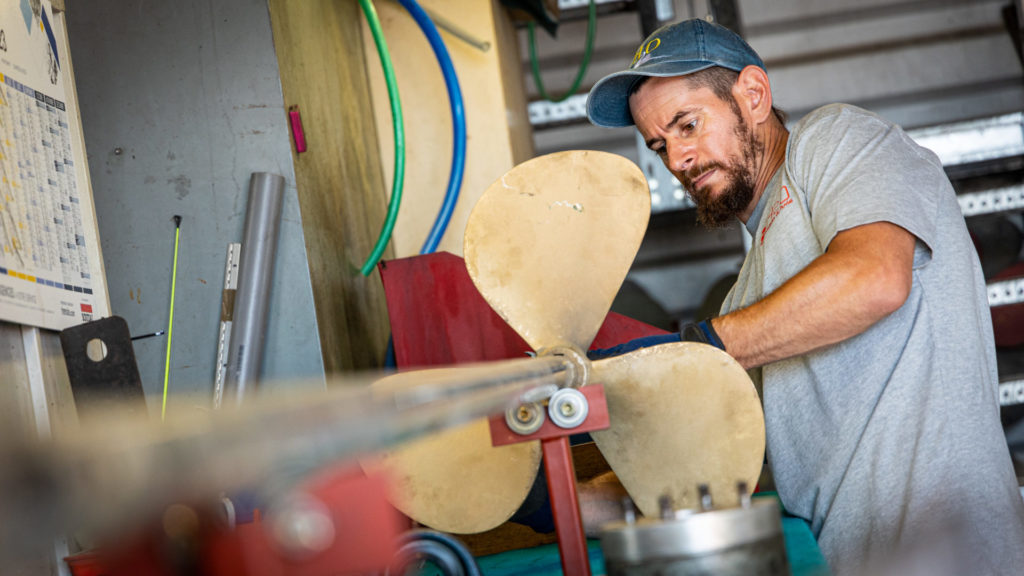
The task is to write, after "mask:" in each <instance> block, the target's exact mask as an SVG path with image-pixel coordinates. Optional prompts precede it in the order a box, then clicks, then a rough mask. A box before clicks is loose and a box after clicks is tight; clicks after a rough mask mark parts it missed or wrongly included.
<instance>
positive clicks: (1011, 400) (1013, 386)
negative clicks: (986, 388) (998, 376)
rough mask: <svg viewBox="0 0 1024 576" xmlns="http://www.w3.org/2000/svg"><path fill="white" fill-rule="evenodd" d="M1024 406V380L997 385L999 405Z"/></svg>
mask: <svg viewBox="0 0 1024 576" xmlns="http://www.w3.org/2000/svg"><path fill="white" fill-rule="evenodd" d="M1017 404H1024V380H1013V381H1010V382H1000V383H999V405H1000V406H1016V405H1017Z"/></svg>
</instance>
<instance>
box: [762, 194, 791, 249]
mask: <svg viewBox="0 0 1024 576" xmlns="http://www.w3.org/2000/svg"><path fill="white" fill-rule="evenodd" d="M782 191H783V192H785V194H786V195H785V196H783V197H782V198H780V199H779V201H778V202H776V203H775V204H773V205H772V209H771V210H769V211H768V223H767V224H765V225H764V228H761V246H764V235H765V234H767V233H768V229H769V228H771V227H772V224H774V223H775V218H776V217H777V216H778V215H779V212H782V209H783V208H785V207H786V206H789V205H790V204H792V203H793V198H792V197H791V196H790V195H789V188H786V187H785V186H783V187H782Z"/></svg>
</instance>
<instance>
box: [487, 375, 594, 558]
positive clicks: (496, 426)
mask: <svg viewBox="0 0 1024 576" xmlns="http://www.w3.org/2000/svg"><path fill="white" fill-rule="evenodd" d="M580 392H582V393H583V395H584V396H586V397H587V404H588V407H589V408H588V411H587V418H586V420H584V421H583V423H582V424H580V425H579V426H577V427H576V428H572V429H569V430H567V429H565V428H559V427H558V426H556V425H554V424H553V423H552V422H551V420H545V421H544V424H543V425H542V426H541V427H540V429H539V430H537V431H536V432H534V433H533V434H530V435H528V436H521V435H519V434H517V433H515V432H513V431H512V430H511V429H509V427H508V424H506V423H505V417H504V415H498V416H492V417H491V418H490V426H491V443H492V444H493V445H494V446H504V445H506V444H516V443H518V442H528V441H531V440H540V441H541V450H542V451H543V454H544V472H545V473H546V474H547V480H548V494H549V496H550V499H551V514H552V516H553V517H554V519H555V534H557V535H558V552H559V554H560V555H561V561H562V574H564V575H565V576H589V575H590V557H589V555H588V554H587V537H586V535H585V534H584V533H583V517H582V516H581V515H580V503H579V500H578V498H577V496H576V469H575V468H574V467H573V463H572V452H571V451H570V449H569V435H571V434H581V433H583V432H591V431H594V430H604V429H605V428H607V427H608V403H607V402H606V400H605V396H604V386H601V385H599V384H598V385H590V386H584V387H582V388H580Z"/></svg>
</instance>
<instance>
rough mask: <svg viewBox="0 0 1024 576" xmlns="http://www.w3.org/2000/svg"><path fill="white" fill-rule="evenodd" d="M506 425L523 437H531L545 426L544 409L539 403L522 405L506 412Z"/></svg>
mask: <svg viewBox="0 0 1024 576" xmlns="http://www.w3.org/2000/svg"><path fill="white" fill-rule="evenodd" d="M505 424H507V425H508V427H509V430H512V431H513V432H515V433H516V434H519V435H521V436H529V435H530V434H533V433H534V432H536V431H537V430H540V427H541V426H542V425H543V424H544V409H543V408H542V407H541V405H540V403H538V402H529V403H527V404H520V405H519V406H516V407H515V408H509V409H508V410H506V411H505Z"/></svg>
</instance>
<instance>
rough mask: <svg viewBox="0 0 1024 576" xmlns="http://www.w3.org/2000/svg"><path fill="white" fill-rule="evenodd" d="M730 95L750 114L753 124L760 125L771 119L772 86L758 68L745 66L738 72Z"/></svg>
mask: <svg viewBox="0 0 1024 576" xmlns="http://www.w3.org/2000/svg"><path fill="white" fill-rule="evenodd" d="M732 95H733V96H734V97H735V98H736V102H738V103H739V104H740V107H741V108H743V109H744V110H745V111H746V112H747V113H748V114H750V116H751V120H753V122H754V124H762V123H764V122H766V121H767V120H768V119H769V118H771V117H772V86H771V83H770V82H768V74H766V73H765V71H764V70H763V69H761V68H760V67H759V66H747V67H746V68H744V69H743V70H741V71H740V75H739V77H738V78H737V79H736V83H735V84H734V85H733V87H732Z"/></svg>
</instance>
